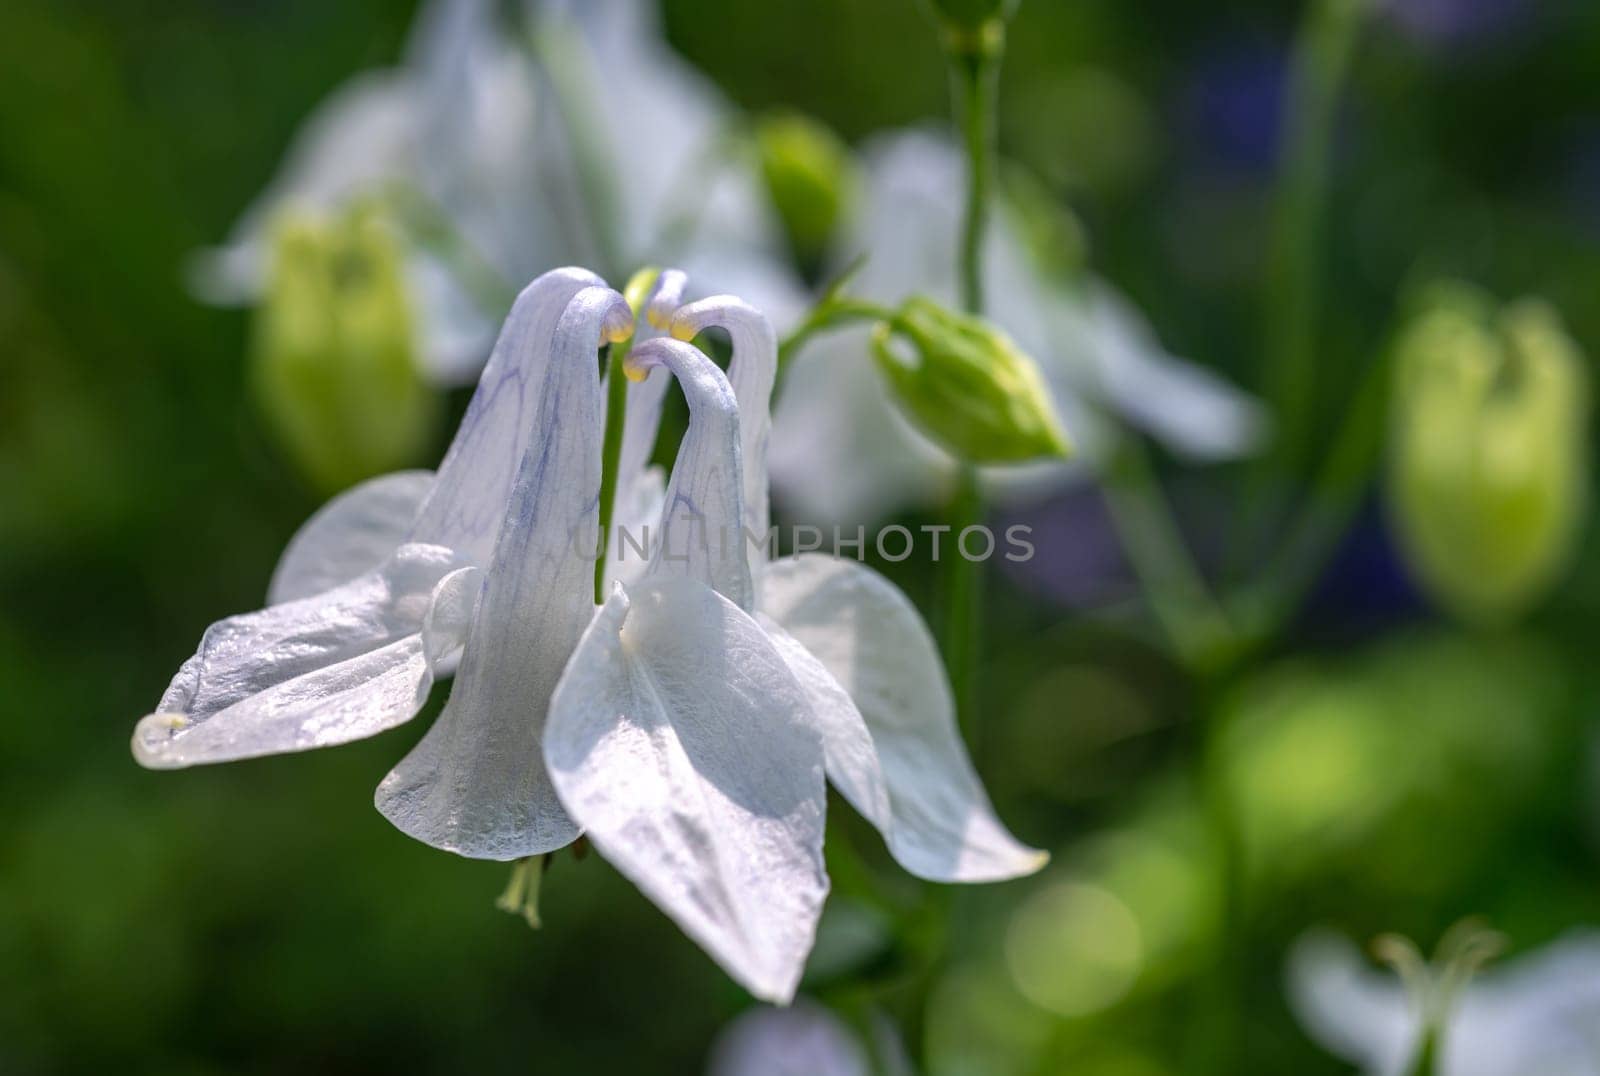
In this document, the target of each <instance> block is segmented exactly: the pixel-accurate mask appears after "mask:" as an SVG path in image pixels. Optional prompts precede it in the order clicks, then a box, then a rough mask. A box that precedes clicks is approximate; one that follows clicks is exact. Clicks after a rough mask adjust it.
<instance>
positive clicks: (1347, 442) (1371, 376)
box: [1240, 361, 1390, 645]
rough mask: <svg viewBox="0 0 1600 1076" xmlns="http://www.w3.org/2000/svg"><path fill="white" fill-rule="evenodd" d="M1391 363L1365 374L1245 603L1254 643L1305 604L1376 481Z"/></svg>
mask: <svg viewBox="0 0 1600 1076" xmlns="http://www.w3.org/2000/svg"><path fill="white" fill-rule="evenodd" d="M1389 378H1390V366H1389V363H1388V362H1387V361H1379V362H1375V363H1373V364H1372V366H1371V367H1370V368H1369V369H1368V370H1367V372H1366V373H1365V374H1364V375H1363V379H1362V383H1361V385H1360V387H1359V388H1358V389H1357V391H1356V395H1355V399H1354V401H1353V402H1352V404H1351V406H1350V409H1349V411H1348V412H1346V414H1345V417H1344V422H1343V425H1341V427H1340V429H1339V432H1338V434H1337V435H1336V437H1335V440H1334V444H1333V448H1332V449H1331V450H1330V451H1329V453H1328V457H1327V459H1326V460H1325V461H1324V463H1323V465H1322V468H1321V470H1320V471H1319V472H1318V475H1317V478H1316V481H1315V482H1314V483H1313V485H1312V488H1311V492H1310V494H1309V496H1308V497H1307V500H1306V506H1305V508H1304V510H1303V511H1302V512H1301V514H1300V516H1299V518H1298V519H1297V520H1296V523H1295V526H1294V527H1293V528H1292V529H1291V530H1290V532H1289V534H1288V536H1287V537H1286V539H1285V540H1284V541H1283V543H1282V545H1281V547H1280V550H1279V552H1278V554H1277V555H1276V556H1275V557H1274V558H1273V559H1272V560H1271V561H1269V562H1268V564H1267V567H1266V569H1265V571H1263V572H1262V574H1261V576H1260V577H1259V579H1258V580H1257V582H1256V584H1255V586H1254V587H1253V588H1252V589H1251V590H1249V591H1247V592H1246V593H1245V594H1244V595H1243V596H1242V599H1241V603H1240V619H1241V620H1242V621H1243V622H1244V624H1245V625H1246V628H1245V634H1246V636H1247V638H1248V640H1249V642H1250V643H1251V644H1253V645H1260V644H1262V643H1265V642H1266V641H1268V640H1270V639H1271V638H1273V637H1274V636H1275V635H1277V633H1278V632H1279V631H1281V630H1282V629H1283V628H1284V626H1285V625H1286V624H1287V623H1288V622H1289V620H1290V619H1291V618H1292V617H1293V616H1294V614H1295V613H1296V611H1297V610H1298V609H1299V608H1300V605H1301V603H1302V602H1303V601H1304V600H1305V597H1306V595H1307V594H1308V593H1309V592H1310V590H1311V588H1312V586H1313V585H1314V584H1315V583H1316V581H1317V579H1318V577H1319V576H1320V575H1321V573H1322V569H1323V567H1324V566H1325V565H1326V564H1327V562H1328V558H1329V557H1330V556H1332V555H1333V552H1334V550H1335V549H1336V548H1337V547H1338V542H1339V539H1340V537H1341V536H1342V535H1343V534H1344V532H1345V530H1346V528H1348V527H1349V525H1350V521H1351V519H1352V518H1354V516H1355V514H1356V510H1357V509H1358V508H1359V507H1360V506H1361V501H1362V497H1363V496H1364V495H1365V493H1366V491H1367V489H1368V488H1369V486H1370V485H1371V481H1372V475H1373V472H1374V471H1375V470H1377V467H1378V463H1379V460H1380V457H1381V455H1382V447H1383V432H1384V418H1385V416H1386V414H1387V411H1388V390H1389Z"/></svg>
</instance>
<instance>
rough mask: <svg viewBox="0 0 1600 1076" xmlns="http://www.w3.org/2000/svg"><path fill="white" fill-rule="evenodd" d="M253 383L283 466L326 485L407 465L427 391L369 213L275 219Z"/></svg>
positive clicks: (389, 257) (385, 244)
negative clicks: (286, 462)
mask: <svg viewBox="0 0 1600 1076" xmlns="http://www.w3.org/2000/svg"><path fill="white" fill-rule="evenodd" d="M254 388H255V392H256V396H257V399H258V401H259V403H260V406H261V409H262V412H263V414H264V415H265V416H266V419H267V421H268V423H269V425H270V426H271V427H272V430H273V432H274V434H276V436H277V438H278V440H279V442H280V443H281V444H282V446H283V448H284V450H285V451H286V452H287V454H288V455H289V457H290V458H291V459H292V460H293V462H294V464H295V466H296V467H297V468H298V469H299V470H300V471H301V472H302V474H303V475H304V476H305V477H306V479H307V480H309V481H310V482H311V483H312V484H313V485H314V486H315V487H316V488H317V489H318V490H319V491H320V492H323V493H332V492H335V491H337V490H340V489H343V488H345V487H347V486H350V485H352V484H354V483H356V482H359V481H361V480H362V479H365V478H370V477H372V476H373V475H377V474H382V473H384V472H386V471H392V470H395V469H397V468H400V467H403V466H406V465H408V464H411V463H413V462H415V459H416V456H417V455H418V453H419V452H420V451H421V450H422V448H423V447H424V446H425V445H426V443H427V439H428V436H429V434H430V433H431V431H432V428H433V420H434V416H435V414H436V406H437V400H436V399H435V398H434V396H433V395H432V393H431V392H430V391H429V390H428V389H427V387H426V386H425V385H424V384H423V382H422V380H421V378H420V376H419V373H418V363H417V326H416V323H415V318H414V314H413V307H412V304H411V302H410V300H409V297H408V294H407V289H406V284H405V279H404V275H403V264H402V261H401V253H400V250H399V246H398V240H397V239H396V237H395V236H394V235H393V233H392V232H391V231H390V230H389V228H388V227H387V226H386V225H385V224H384V223H383V221H381V220H379V219H378V218H377V217H375V216H373V215H372V214H371V213H368V212H363V211H355V212H352V213H351V214H349V215H347V216H344V217H340V218H337V219H334V220H331V221H323V220H313V219H309V218H304V217H286V218H285V219H283V220H282V221H281V222H280V223H279V225H278V228H277V231H276V233H275V235H274V241H273V256H272V265H271V269H270V275H269V278H268V284H267V292H266V297H265V299H264V300H263V302H262V305H261V307H260V308H259V310H258V311H257V313H256V323H255V332H254Z"/></svg>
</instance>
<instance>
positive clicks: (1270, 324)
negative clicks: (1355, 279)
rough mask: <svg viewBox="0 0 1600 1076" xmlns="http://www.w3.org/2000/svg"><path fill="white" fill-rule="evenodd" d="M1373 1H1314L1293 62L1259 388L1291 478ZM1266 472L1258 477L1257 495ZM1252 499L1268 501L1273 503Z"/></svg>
mask: <svg viewBox="0 0 1600 1076" xmlns="http://www.w3.org/2000/svg"><path fill="white" fill-rule="evenodd" d="M1369 5H1370V0H1317V2H1316V3H1314V4H1313V5H1312V8H1311V11H1310V14H1309V15H1308V16H1307V18H1306V21H1305V23H1304V25H1303V26H1302V28H1301V31H1300V35H1299V39H1298V42H1297V44H1296V47H1295V52H1294V58H1293V61H1292V64H1293V66H1292V69H1291V74H1290V85H1289V90H1288V102H1287V105H1286V106H1285V113H1284V126H1283V134H1284V150H1283V162H1282V165H1281V168H1280V172H1279V177H1278V192H1277V206H1276V210H1275V212H1276V221H1275V225H1274V235H1273V241H1272V248H1271V251H1270V257H1269V271H1268V273H1267V285H1266V286H1267V293H1266V296H1265V300H1266V303H1265V312H1264V317H1265V321H1264V343H1265V354H1264V355H1263V361H1264V362H1265V364H1266V365H1265V369H1264V370H1263V386H1264V389H1265V392H1266V396H1267V399H1268V402H1269V403H1270V404H1271V407H1272V414H1273V421H1274V425H1275V431H1274V435H1275V438H1276V446H1275V451H1274V452H1272V453H1268V454H1265V455H1264V456H1263V458H1262V466H1263V469H1264V472H1271V473H1273V474H1276V475H1277V476H1279V477H1281V478H1286V479H1288V480H1289V481H1290V482H1293V481H1294V480H1295V479H1297V478H1298V477H1299V476H1300V475H1301V473H1302V472H1303V471H1304V470H1305V468H1306V467H1307V466H1308V461H1309V457H1310V455H1311V443H1312V440H1313V439H1314V437H1315V434H1316V424H1315V418H1316V413H1317V408H1316V406H1315V400H1314V396H1315V390H1316V369H1315V367H1316V341H1317V338H1318V330H1319V324H1320V320H1321V313H1322V304H1321V298H1322V288H1321V285H1322V274H1321V263H1322V258H1321V252H1322V243H1321V238H1322V231H1323V223H1324V218H1325V216H1326V211H1327V203H1328V190H1329V160H1330V157H1331V155H1332V146H1333V136H1334V131H1335V121H1336V119H1337V116H1338V104H1339V98H1340V95H1341V93H1342V92H1343V89H1344V85H1345V81H1346V75H1347V74H1348V72H1349V68H1350V59H1351V56H1352V55H1353V54H1354V51H1355V44H1356V39H1357V36H1358V32H1359V30H1360V28H1361V23H1362V16H1363V14H1364V13H1365V10H1366V8H1367V7H1368V6H1369ZM1266 477H1267V474H1266V473H1260V474H1258V476H1257V479H1258V481H1257V492H1258V494H1259V492H1260V491H1261V485H1262V484H1263V483H1262V481H1261V480H1263V479H1265V478H1266ZM1253 499H1255V500H1257V502H1258V503H1262V504H1266V503H1268V502H1269V500H1270V498H1266V497H1259V496H1258V497H1256V498H1253ZM1255 522H1257V523H1259V522H1260V520H1256V521H1255Z"/></svg>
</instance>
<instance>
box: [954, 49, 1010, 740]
mask: <svg viewBox="0 0 1600 1076" xmlns="http://www.w3.org/2000/svg"><path fill="white" fill-rule="evenodd" d="M1004 47H1005V25H1004V23H1002V22H1000V21H998V20H996V21H994V22H992V23H991V24H990V27H989V29H988V31H987V32H985V33H982V34H979V35H963V36H959V37H958V36H955V35H947V36H946V39H945V54H946V56H947V57H948V59H949V65H950V88H951V96H952V98H953V103H954V111H955V117H956V124H957V126H958V127H959V129H960V131H961V144H962V149H963V150H964V151H965V155H966V161H967V199H966V206H965V210H964V212H963V214H962V220H961V239H960V246H959V249H958V252H957V270H958V272H959V275H960V286H961V305H962V307H963V308H965V309H966V311H967V312H968V313H971V314H982V313H983V300H984V294H983V240H984V235H985V233H986V231H987V228H988V223H989V219H988V218H989V197H990V191H991V190H992V189H993V186H994V170H995V141H996V133H995V132H996V126H997V124H996V111H995V110H996V105H997V103H998V97H999V81H1000V57H1001V54H1002V53H1003V51H1004ZM949 518H950V530H951V536H952V538H953V539H955V542H956V548H955V549H954V550H953V551H952V555H950V556H948V557H946V559H945V565H946V567H945V584H944V593H945V601H946V603H947V604H946V616H945V624H944V634H945V638H944V659H945V667H946V668H947V669H948V670H949V673H950V684H951V688H952V690H953V691H954V693H955V701H956V707H957V714H958V715H959V717H960V719H961V724H962V727H963V729H964V730H965V731H966V734H967V737H968V738H969V740H970V739H971V738H972V737H973V736H974V735H975V734H976V732H977V713H976V711H977V700H978V665H979V661H980V656H981V652H982V649H983V617H982V613H983V610H982V598H983V577H982V570H981V566H980V564H979V562H977V561H969V560H967V559H966V558H965V557H963V556H962V555H961V551H960V545H959V543H960V536H961V532H962V531H963V530H965V529H966V528H967V527H970V526H974V525H976V524H978V523H980V522H981V521H982V520H983V497H982V494H981V493H980V491H979V489H978V475H977V470H976V468H974V467H972V466H971V465H969V464H962V466H961V471H960V474H959V476H958V477H957V480H956V493H955V497H954V498H953V500H952V502H951V505H950V511H949Z"/></svg>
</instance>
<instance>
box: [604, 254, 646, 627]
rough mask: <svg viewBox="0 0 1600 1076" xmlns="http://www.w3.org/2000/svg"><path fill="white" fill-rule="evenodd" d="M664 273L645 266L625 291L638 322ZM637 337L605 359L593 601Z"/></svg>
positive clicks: (607, 540) (612, 505)
mask: <svg viewBox="0 0 1600 1076" xmlns="http://www.w3.org/2000/svg"><path fill="white" fill-rule="evenodd" d="M660 278H661V270H659V269H657V268H656V267H654V266H646V267H644V268H643V269H640V270H639V271H638V272H636V273H634V274H633V276H632V277H630V278H629V279H628V283H627V284H626V285H625V286H624V287H623V289H622V297H623V298H624V299H626V300H627V301H628V306H629V308H630V309H632V310H633V316H634V318H635V320H637V319H638V318H640V317H643V316H644V308H645V304H646V303H648V302H649V301H650V293H651V292H652V291H653V290H654V289H655V286H656V281H657V280H659V279H660ZM633 341H634V337H632V336H630V337H628V338H627V339H626V340H622V341H619V342H617V343H615V344H612V345H611V348H610V352H609V354H608V355H607V358H606V429H605V434H604V436H603V439H602V440H601V442H600V513H599V516H600V548H599V549H598V550H596V552H595V559H594V602H595V604H596V605H600V604H602V603H603V602H604V601H605V600H606V592H605V581H606V554H607V552H608V551H609V550H610V548H611V524H612V522H613V521H614V520H615V519H616V517H617V487H618V486H619V485H620V484H621V475H620V474H619V473H618V472H619V471H620V470H621V469H622V441H623V435H624V434H625V433H626V432H627V425H628V375H627V371H626V370H625V369H624V367H625V366H626V365H627V361H628V353H629V352H630V351H632V350H633Z"/></svg>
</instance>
